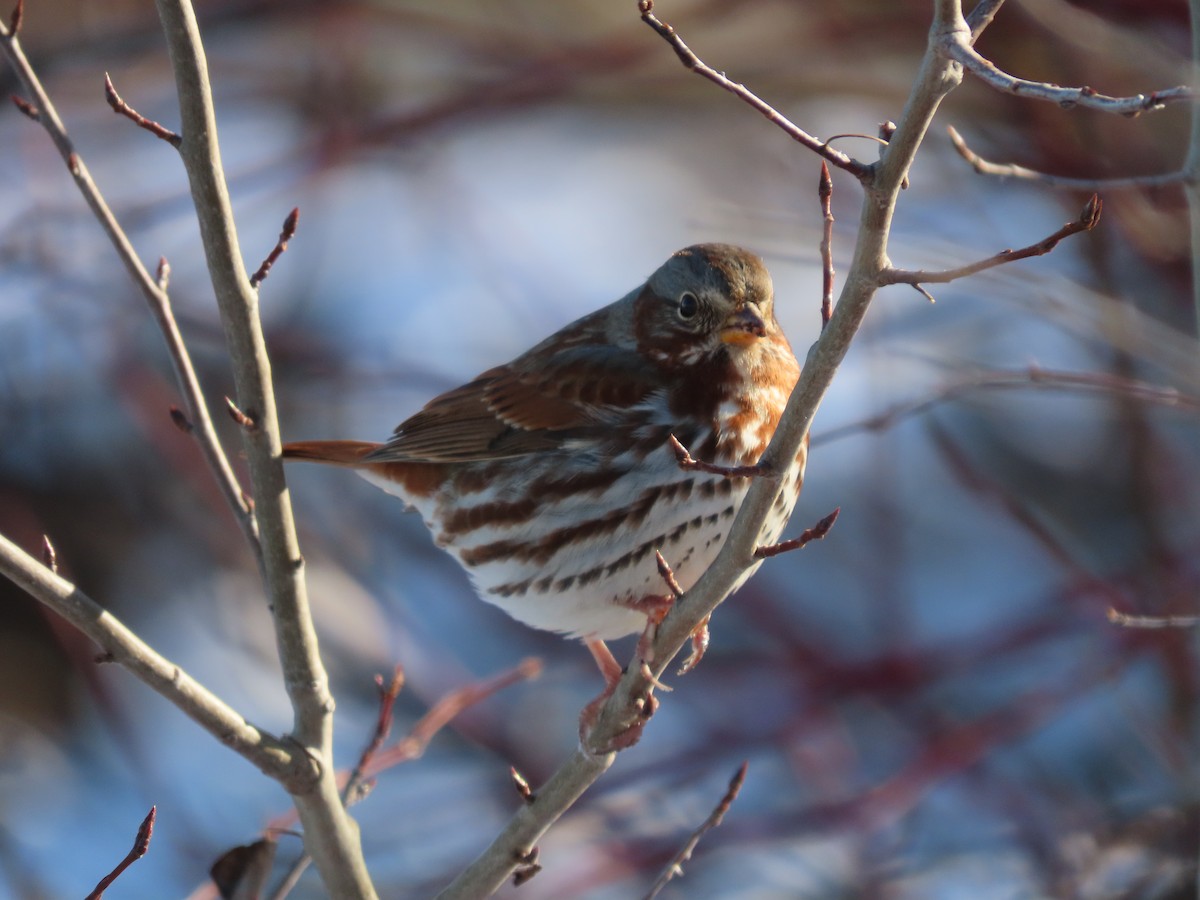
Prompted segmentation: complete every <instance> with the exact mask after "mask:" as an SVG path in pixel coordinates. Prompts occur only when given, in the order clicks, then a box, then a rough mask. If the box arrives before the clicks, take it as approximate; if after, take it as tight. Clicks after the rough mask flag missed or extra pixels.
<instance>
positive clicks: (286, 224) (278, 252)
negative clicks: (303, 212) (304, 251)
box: [250, 207, 300, 288]
mask: <svg viewBox="0 0 1200 900" xmlns="http://www.w3.org/2000/svg"><path fill="white" fill-rule="evenodd" d="M299 221H300V208H299V207H295V208H293V209H292V211H291V212H290V213H288V217H287V218H286V219H284V220H283V231H281V232H280V233H279V240H278V241H276V242H275V246H274V248H273V249H272V250H271V252H270V253H269V254H267V258H266V259H264V260H263V261H262V265H261V266H259V267H258V271H257V272H255V273H254V274H253V275H251V276H250V286H251V287H255V288H256V287H258V286H259V285H260V284H262V283H263V280H264V279H265V278H266V277H267V273H269V272H270V271H271V266H273V265H275V260H277V259H279V257H280V256H282V255H283V252H284V251H285V250H287V245H288V241H290V240H291V239H292V238H293V237H295V236H296V224H297V223H298V222H299Z"/></svg>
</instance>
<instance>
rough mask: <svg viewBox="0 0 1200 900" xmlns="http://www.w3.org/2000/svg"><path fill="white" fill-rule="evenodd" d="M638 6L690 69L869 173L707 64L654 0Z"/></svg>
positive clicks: (810, 144) (792, 133)
mask: <svg viewBox="0 0 1200 900" xmlns="http://www.w3.org/2000/svg"><path fill="white" fill-rule="evenodd" d="M638 10H639V11H640V12H641V14H642V21H643V22H645V23H646V24H647V25H649V26H650V27H651V28H653V29H654V31H655V32H656V33H657V34H658V36H659V37H661V38H662V39H663V40H664V41H666V42H667V43H668V44H670V45H671V49H672V50H674V51H675V55H676V56H678V57H679V61H680V62H681V63H683V65H684V66H685V67H686V68H688V69H689V70H690V71H692V72H695V73H696V74H697V75H699V76H700V77H701V78H707V79H708V80H709V81H711V82H712V83H713V84H715V85H717V86H718V87H720V88H723V89H724V90H727V91H729V93H731V94H733V95H734V96H735V97H737V98H738V99H739V100H741V101H742V102H743V103H745V104H747V105H748V106H750V107H751V108H752V109H756V110H758V111H759V112H760V113H762V115H764V116H765V117H766V118H767V121H769V122H771V123H772V124H774V125H776V126H777V127H778V128H779V129H780V130H782V131H783V133H784V134H786V135H787V136H788V137H790V138H791V139H792V140H794V141H796V142H797V143H800V144H803V145H804V146H805V147H807V148H808V149H809V150H811V151H813V152H814V153H816V154H818V155H820V156H821V157H822V158H824V159H826V160H828V161H829V163H830V165H833V166H837V168H839V169H842V170H844V171H846V172H849V173H850V174H851V175H853V176H854V177H855V178H858V179H860V180H861V179H864V178H867V177H869V176H870V174H871V166H869V165H868V164H866V163H863V162H859V161H858V160H857V159H854V158H853V157H851V156H847V155H846V154H845V153H843V152H842V151H840V150H834V149H833V147H831V146H829V143H828V142H827V141H822V140H821V139H820V138H816V137H813V136H812V135H811V134H809V133H808V132H807V131H805V130H804V129H803V128H801V127H800V126H799V125H796V124H795V123H794V122H792V121H791V120H790V119H788V118H787V116H785V115H783V113H781V112H779V110H777V109H775V107H773V106H771V104H769V103H767V102H766V101H765V100H763V99H762V98H761V97H759V96H758V95H757V94H755V93H754V92H753V91H751V90H750V89H749V88H747V87H746V86H745V85H744V84H739V83H738V82H736V81H733V80H731V79H729V78H726V77H725V75H724V73H722V72H718V71H717V70H716V69H714V68H712V67H711V66H709V65H707V64H706V63H705V62H704V61H703V60H702V59H700V57H699V56H697V55H696V54H695V53H694V52H693V51H692V48H691V47H689V46H688V45H687V44H685V43H684V42H683V38H681V37H680V36H679V33H678V32H677V31H676V30H675V29H674V28H672V27H671V26H670V25H668V24H667V23H666V22H664V21H662V20H661V19H660V18H658V16H656V15H654V0H638Z"/></svg>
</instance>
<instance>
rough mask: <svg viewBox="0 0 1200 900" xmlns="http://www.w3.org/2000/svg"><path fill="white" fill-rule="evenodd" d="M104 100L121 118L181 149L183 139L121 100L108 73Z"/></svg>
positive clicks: (105, 74)
mask: <svg viewBox="0 0 1200 900" xmlns="http://www.w3.org/2000/svg"><path fill="white" fill-rule="evenodd" d="M104 99H105V100H107V101H108V105H109V106H111V107H112V110H113V112H115V113H116V114H117V115H119V116H124V117H125V118H127V119H129V121H131V122H133V123H134V124H135V125H137V126H138V127H139V128H144V129H146V130H147V131H148V132H150V133H151V134H152V135H154V136H155V137H157V138H161V139H162V140H164V141H166V142H167V143H168V144H170V145H171V146H172V147H174V148H176V149H179V145H180V144H182V143H183V138H181V137H180V136H179V135H178V134H176V133H175V132H174V131H172V130H171V129H170V128H167V127H165V126H163V125H160V124H159V123H158V122H155V121H153V120H152V119H147V118H146V117H145V116H143V115H142V114H141V113H139V112H138V111H137V110H136V109H134V108H133V107H132V106H130V105H129V104H128V103H126V102H125V101H124V100H122V99H121V95H120V94H118V93H117V89H116V88H115V87H113V83H112V79H111V78H109V77H108V73H107V72H105V73H104Z"/></svg>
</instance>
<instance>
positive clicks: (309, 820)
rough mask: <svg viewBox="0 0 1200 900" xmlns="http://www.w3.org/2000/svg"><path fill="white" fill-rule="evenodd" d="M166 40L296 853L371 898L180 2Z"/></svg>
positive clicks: (200, 61) (190, 20) (264, 373)
mask: <svg viewBox="0 0 1200 900" xmlns="http://www.w3.org/2000/svg"><path fill="white" fill-rule="evenodd" d="M156 6H157V7H158V14H159V18H160V19H161V20H162V24H163V31H164V33H165V34H166V38H167V47H168V50H169V52H170V56H171V65H172V68H173V70H174V73H175V84H176V88H177V90H178V93H179V109H180V121H181V122H182V124H183V143H182V145H181V146H180V148H179V150H180V155H181V156H182V157H183V163H184V167H185V169H186V170H187V175H188V181H189V183H190V185H191V191H192V199H193V202H194V203H195V207H196V215H197V218H198V219H199V222H200V235H201V239H202V240H203V242H204V251H205V256H206V258H207V261H208V270H209V276H210V277H211V279H212V283H213V288H214V290H215V292H216V297H217V305H218V307H219V308H220V311H221V321H222V324H223V325H224V327H225V338H226V342H227V344H228V346H229V353H230V358H231V364H232V367H233V375H234V383H235V384H236V385H237V400H238V403H237V405H238V407H239V408H240V409H241V410H242V411H243V412H245V414H246V415H247V416H249V417H250V418H251V419H252V420H253V421H254V422H255V425H256V427H254V428H252V429H246V428H243V429H242V432H241V433H242V440H243V443H244V446H245V451H246V457H247V460H248V461H249V464H250V473H251V484H252V489H253V497H254V509H255V513H256V515H257V517H258V522H259V528H260V530H261V533H262V543H263V564H264V565H263V568H264V573H265V580H266V586H267V593H268V595H269V601H270V603H269V607H270V610H271V614H272V621H273V623H274V626H275V636H276V644H277V646H278V648H279V657H280V661H281V663H282V666H283V673H284V683H285V686H286V688H287V692H288V696H289V697H290V699H291V702H292V709H293V711H294V713H295V721H294V725H293V731H292V735H293V737H294V738H295V740H296V741H298V742H299V743H300V744H301V745H302V746H303V747H304V748H305V750H306V751H307V752H308V753H310V754H311V755H312V756H313V758H314V759H315V760H317V761H318V764H319V768H320V778H319V780H318V781H317V783H316V784H315V785H314V789H313V790H312V791H308V792H303V793H300V792H294V793H293V796H294V799H295V803H296V809H297V812H298V813H299V814H300V819H301V821H302V822H303V824H304V842H305V849H306V850H307V851H308V853H309V854H310V855H311V856H312V858H313V861H314V862H315V863H316V865H317V869H318V870H319V871H320V873H321V878H322V880H323V881H324V883H325V889H326V890H327V891H328V892H329V893H330V894H331V895H333V896H336V897H339V898H343V897H344V898H355V897H374V896H375V890H374V887H373V886H372V885H371V880H370V876H369V875H368V873H367V869H366V864H365V863H364V861H363V857H362V847H361V843H360V841H359V836H358V829H357V826H356V825H354V823H353V820H352V819H351V818H350V816H349V815H348V814H347V813H346V811H345V809H344V808H343V806H342V804H341V797H340V795H339V793H338V788H337V782H336V778H335V767H334V763H333V746H332V737H333V706H334V704H333V698H332V696H331V695H330V693H329V681H328V676H327V675H326V673H325V669H324V666H323V665H322V663H321V658H320V654H319V651H318V646H317V635H316V631H315V629H314V628H313V623H312V616H311V613H310V611H309V605H308V593H307V588H306V586H305V581H304V559H303V557H302V556H301V555H300V547H299V543H298V541H297V538H296V528H295V522H294V521H293V518H292V506H291V496H290V494H289V493H288V489H287V483H286V481H285V480H284V475H283V461H282V457H281V455H280V446H281V445H280V440H279V423H278V418H277V415H276V410H275V395H274V390H273V387H272V385H271V366H270V361H269V359H268V357H267V352H266V346H265V342H264V340H263V334H262V323H261V322H260V320H259V316H258V294H257V292H256V291H255V290H254V289H253V288H252V287H251V286H250V281H249V278H247V276H246V271H245V268H244V265H243V261H242V255H241V251H240V250H239V248H238V241H237V231H236V228H235V226H234V222H233V213H232V209H231V207H230V203H229V194H228V190H227V188H226V185H225V176H224V170H223V167H222V165H221V156H220V149H219V147H218V144H217V122H216V114H215V112H214V110H213V105H212V95H211V91H210V89H209V82H208V65H207V62H206V60H205V56H204V47H203V45H202V44H201V41H200V32H199V27H198V26H197V24H196V17H195V12H194V11H193V9H192V6H191V3H190V2H188V0H156Z"/></svg>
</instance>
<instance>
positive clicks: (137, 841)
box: [87, 806, 157, 900]
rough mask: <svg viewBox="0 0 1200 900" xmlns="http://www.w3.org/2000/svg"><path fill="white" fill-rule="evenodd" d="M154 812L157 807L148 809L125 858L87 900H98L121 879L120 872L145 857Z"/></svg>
mask: <svg viewBox="0 0 1200 900" xmlns="http://www.w3.org/2000/svg"><path fill="white" fill-rule="evenodd" d="M156 811H157V807H154V806H152V807H150V812H148V813H146V818H144V819H142V824H141V825H139V826H138V830H137V837H135V838H134V839H133V847H131V848H130V850H129V852H128V853H126V854H125V858H124V859H123V860H121V861H120V862H119V863H117V867H116V868H115V869H113V870H112V871H111V872H109V873H108V874H107V875H105V876H104V877H103V878H101V879H100V883H99V884H97V885H96V887H95V888H93V889H92V892H91V893H90V894H88V895H87V900H100V898H101V897H102V896H104V892H105V891H106V890H108V888H109V887H110V886H111V885H112V883H113V882H114V881H116V880H117V879H118V878H120V877H121V873H122V872H124V871H125V870H126V869H128V868H129V867H130V866H132V865H133V864H134V863H135V862H137V861H138V860H139V859H141V858H142V857H143V856H145V855H146V851H147V850H149V849H150V838H151V837H152V836H153V835H154V818H155V814H156Z"/></svg>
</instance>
